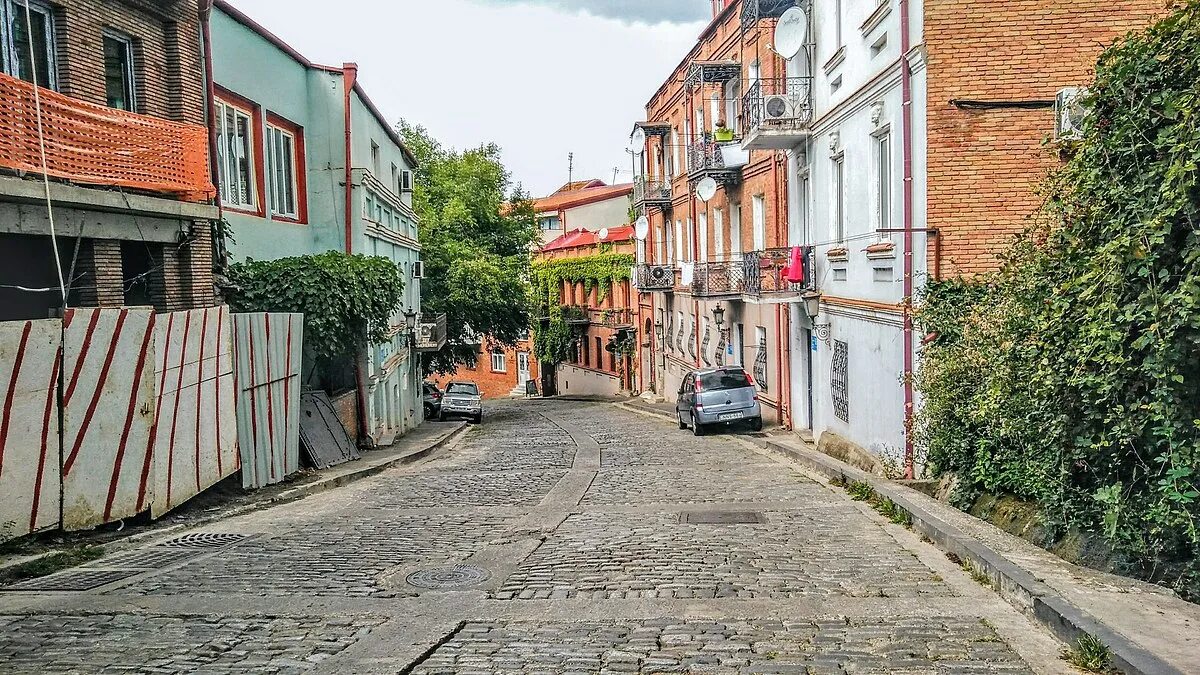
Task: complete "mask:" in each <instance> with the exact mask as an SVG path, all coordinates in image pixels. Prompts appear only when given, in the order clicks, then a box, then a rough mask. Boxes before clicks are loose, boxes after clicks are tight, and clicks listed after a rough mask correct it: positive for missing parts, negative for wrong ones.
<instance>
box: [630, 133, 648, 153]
mask: <svg viewBox="0 0 1200 675" xmlns="http://www.w3.org/2000/svg"><path fill="white" fill-rule="evenodd" d="M629 149H630V150H632V151H633V152H635V153H638V154H640V153H642V152H645V151H646V132H645V131H644V130H642V128H641V127H637V128H636V129H634V130H633V135H632V136H630V137H629Z"/></svg>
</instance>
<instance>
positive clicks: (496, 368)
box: [492, 352, 508, 373]
mask: <svg viewBox="0 0 1200 675" xmlns="http://www.w3.org/2000/svg"><path fill="white" fill-rule="evenodd" d="M507 371H508V364H507V363H505V361H504V352H492V372H493V373H504V372H507Z"/></svg>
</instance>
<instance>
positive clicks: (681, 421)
mask: <svg viewBox="0 0 1200 675" xmlns="http://www.w3.org/2000/svg"><path fill="white" fill-rule="evenodd" d="M675 417H676V418H678V419H679V428H680V429H686V428H687V425H686V424H684V422H683V413H681V412H679V411H678V410H676V411H675Z"/></svg>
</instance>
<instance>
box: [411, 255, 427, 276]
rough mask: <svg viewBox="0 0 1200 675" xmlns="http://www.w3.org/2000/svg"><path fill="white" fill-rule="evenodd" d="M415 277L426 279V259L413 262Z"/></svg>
mask: <svg viewBox="0 0 1200 675" xmlns="http://www.w3.org/2000/svg"><path fill="white" fill-rule="evenodd" d="M413 278H414V279H424V278H425V261H423V260H418V261H416V262H415V263H413Z"/></svg>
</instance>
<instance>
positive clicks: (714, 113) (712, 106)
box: [709, 92, 729, 129]
mask: <svg viewBox="0 0 1200 675" xmlns="http://www.w3.org/2000/svg"><path fill="white" fill-rule="evenodd" d="M709 116H710V117H711V119H710V120H709V123H710V124H712V128H713V129H716V128H717V122H720V121H721V120H723V119H725V117H724V116H722V115H721V94H720V93H718V92H713V95H712V98H710V99H709ZM725 124H729V120H727V119H725Z"/></svg>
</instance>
